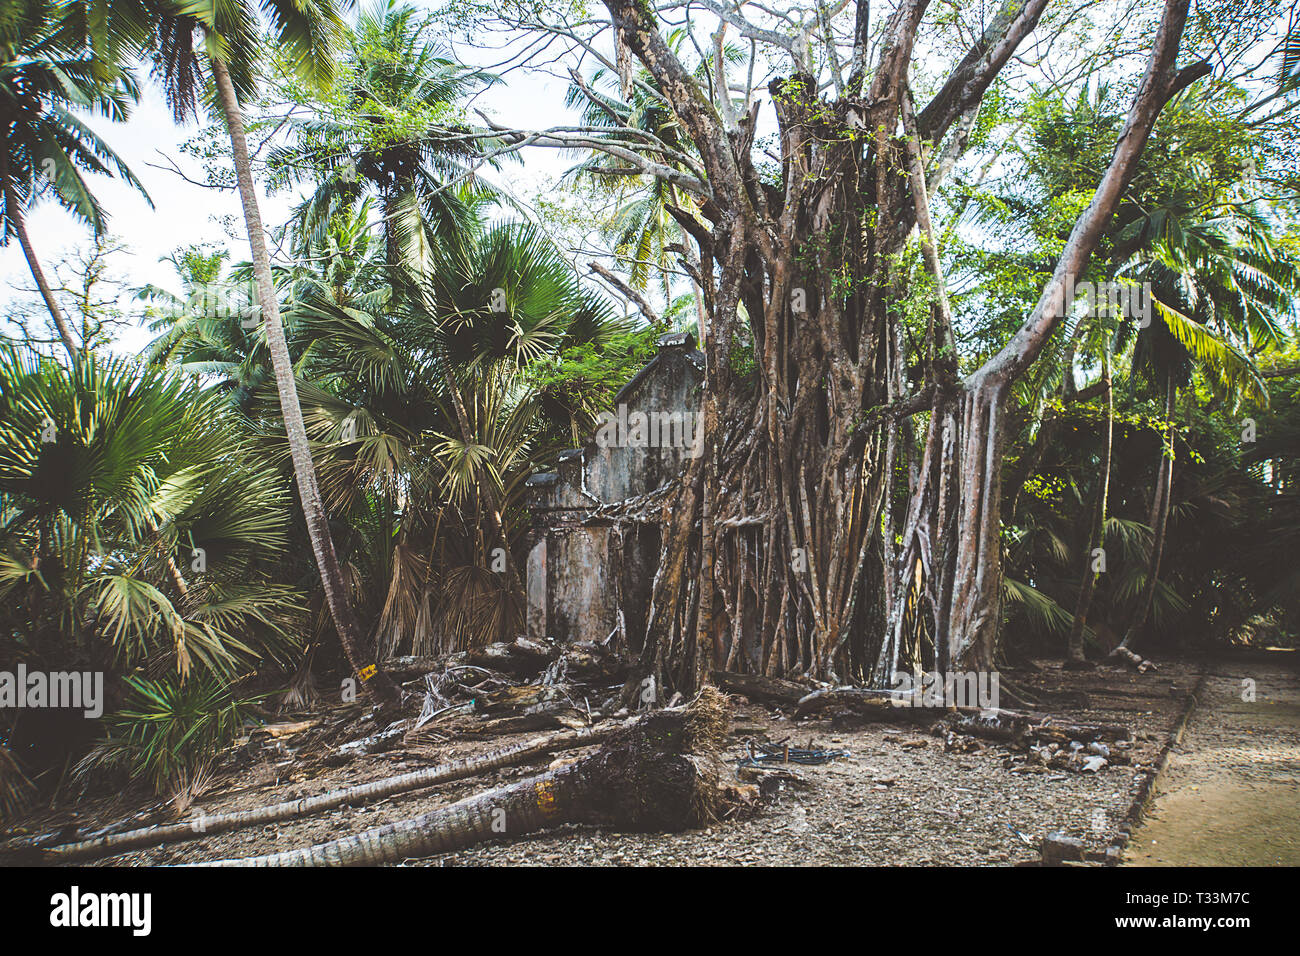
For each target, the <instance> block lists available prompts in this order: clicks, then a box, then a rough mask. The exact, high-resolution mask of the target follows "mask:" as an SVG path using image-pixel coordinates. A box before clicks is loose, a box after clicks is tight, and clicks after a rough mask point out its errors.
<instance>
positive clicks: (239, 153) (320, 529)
mask: <svg viewBox="0 0 1300 956" xmlns="http://www.w3.org/2000/svg"><path fill="white" fill-rule="evenodd" d="M211 62H212V77H213V79H214V80H215V81H216V85H217V93H218V96H219V98H220V100H221V109H222V112H223V113H224V114H225V118H226V126H227V128H228V129H229V131H230V147H231V153H232V154H233V157H234V165H235V179H236V181H237V182H238V185H239V201H240V203H241V204H242V205H243V207H244V223H245V225H246V227H247V229H248V244H249V246H250V247H251V250H252V254H253V276H254V278H255V280H256V282H257V298H258V303H259V305H260V306H261V309H262V321H263V323H264V324H265V326H266V344H267V349H268V350H269V351H270V353H271V365H272V367H273V368H274V369H275V385H276V388H277V389H278V391H279V393H280V410H281V413H282V414H283V416H284V430H285V435H286V436H287V437H288V440H289V453H290V455H291V456H292V458H293V471H294V475H295V476H296V477H297V481H298V497H299V498H300V500H301V501H302V510H303V515H304V517H305V518H306V520H307V534H308V536H309V537H310V538H311V547H312V551H313V552H314V553H315V556H316V565H317V567H319V568H320V579H321V586H322V587H323V588H324V589H325V601H326V603H327V604H328V605H329V609H330V616H331V617H332V618H333V619H334V627H335V629H336V630H337V631H338V635H339V640H340V641H341V642H342V644H343V652H344V653H345V654H346V655H347V658H348V664H349V665H350V666H351V668H352V670H353V672H354V673H356V674H357V676H358V678H359V679H360V680H361V682H362V683H363V684H364V685H365V686H366V687H367V688H368V689H369V690H370V692H371V693H372V694H374V696H375V697H376V698H377V699H378V700H379V701H380V702H381V703H386V704H387V703H395V702H396V701H398V700H400V697H401V695H400V692H399V691H398V689H397V685H396V684H394V683H393V682H392V680H391V679H390V678H389V677H388V675H387V674H385V673H384V672H383V671H380V670H378V668H377V666H368V663H367V661H366V656H365V654H364V653H363V651H362V643H363V642H362V637H361V628H360V626H359V624H358V623H357V618H356V615H355V614H354V613H353V610H352V604H351V602H350V601H349V600H348V595H347V589H346V587H345V585H344V583H343V572H342V571H341V570H340V568H339V562H338V556H337V555H336V554H335V552H334V541H333V539H332V538H331V537H330V531H329V520H328V518H327V516H326V514H325V505H324V503H323V502H322V501H321V496H320V489H319V487H318V486H317V484H316V468H315V465H314V464H313V462H312V458H311V447H310V445H309V444H308V442H307V428H306V426H305V425H304V424H303V418H302V406H301V405H299V403H298V390H297V386H296V385H295V384H294V374H293V363H292V362H291V361H290V359H289V343H288V342H287V341H286V340H285V337H284V326H283V325H282V324H281V323H280V304H279V302H278V300H277V298H276V293H275V284H274V282H273V281H272V279H271V257H270V255H269V254H268V253H267V250H266V236H265V233H264V232H263V229H262V214H261V211H260V210H259V209H258V205H257V193H256V192H255V191H254V188H253V167H252V162H251V160H250V159H249V154H248V140H247V137H246V136H245V133H244V114H243V111H242V110H241V109H240V106H239V100H238V98H237V97H236V95H235V87H234V84H233V83H231V80H230V73H229V71H228V70H227V69H226V65H225V64H224V63H222V62H221V61H220V60H218V59H215V58H214V59H213V60H212V61H211Z"/></svg>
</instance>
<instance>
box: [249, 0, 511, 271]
mask: <svg viewBox="0 0 1300 956" xmlns="http://www.w3.org/2000/svg"><path fill="white" fill-rule="evenodd" d="M434 30H435V22H434V20H433V18H432V17H430V16H428V15H421V14H420V13H419V12H418V11H417V10H415V9H414V8H413V7H410V6H398V5H397V4H396V3H394V2H392V0H386V2H385V0H381V2H379V3H377V4H375V5H374V6H372V7H370V8H367V9H366V10H364V11H363V12H362V13H361V16H360V18H359V21H358V23H357V26H356V28H355V29H354V30H352V31H349V32H348V34H347V40H348V43H347V52H346V54H345V56H344V62H343V65H342V67H341V77H340V81H339V88H338V91H337V95H336V97H335V98H334V99H333V100H332V101H331V107H329V108H326V107H322V106H320V105H319V104H314V106H315V108H316V115H314V116H313V117H311V118H310V119H296V118H295V119H294V120H292V121H291V122H290V124H289V127H288V129H289V133H290V137H291V142H290V143H289V144H288V145H286V146H283V147H279V148H277V149H273V150H271V151H270V153H269V154H268V160H267V161H268V166H269V167H270V168H271V169H272V170H276V171H278V172H280V173H282V174H283V175H284V176H285V177H286V179H288V180H289V181H291V182H311V183H313V186H314V188H313V189H312V192H311V193H310V195H309V196H308V197H307V198H306V199H305V200H303V202H302V203H300V204H299V205H298V206H297V207H296V208H295V210H294V218H293V220H292V221H291V223H290V224H289V225H290V227H291V228H292V229H293V231H294V232H295V234H296V235H297V237H298V241H299V242H300V243H301V242H310V243H319V242H320V241H321V240H322V239H323V238H324V236H325V233H326V231H327V230H328V228H329V223H330V221H331V220H332V219H333V218H334V217H335V216H337V215H340V214H343V215H344V216H345V217H352V216H354V215H355V213H356V210H357V208H358V204H359V203H361V202H363V201H367V200H369V199H373V200H375V202H374V204H373V211H374V212H375V214H376V216H377V217H378V220H379V222H380V223H381V224H382V227H383V228H382V235H383V237H384V242H385V244H386V246H387V249H386V261H387V264H388V266H389V267H390V270H393V269H397V270H400V271H399V272H398V273H396V274H395V275H393V276H391V277H390V280H391V281H399V282H400V281H401V280H402V279H403V277H404V274H405V273H410V274H411V275H412V276H419V275H420V274H422V273H423V272H425V271H427V270H428V269H430V268H431V267H432V257H433V255H434V250H435V249H436V248H437V247H439V246H455V245H456V244H457V243H459V242H460V241H461V240H462V238H463V237H465V236H467V235H469V234H470V233H471V232H472V231H473V230H474V229H475V228H477V227H478V225H479V221H480V219H479V210H480V209H481V208H482V207H483V206H484V204H485V203H488V202H491V201H492V200H493V199H494V197H495V195H496V194H495V192H494V190H492V189H491V188H490V187H489V186H488V185H487V184H486V183H485V182H484V181H483V180H482V179H480V178H479V177H478V176H477V175H476V173H475V163H476V162H479V161H482V158H483V157H484V155H485V154H486V153H488V152H490V151H491V150H492V149H493V148H494V147H495V146H497V145H499V143H498V142H497V141H496V140H495V139H494V138H492V137H490V136H483V135H474V134H482V133H483V131H482V130H476V129H474V128H471V127H470V126H468V125H466V124H465V123H463V122H462V121H461V120H460V119H459V118H458V116H457V107H456V105H455V104H456V103H457V102H459V101H460V100H463V99H464V98H466V97H467V96H469V95H471V94H472V93H474V92H476V91H478V90H479V89H481V88H482V87H484V86H487V85H490V84H491V83H493V82H495V79H496V78H495V77H494V76H492V75H491V74H487V73H483V72H481V71H478V70H473V69H471V68H469V67H466V66H463V65H462V64H460V63H457V62H456V61H455V60H452V59H450V58H449V57H448V56H447V55H446V53H445V52H444V51H443V49H442V47H441V44H440V41H439V40H438V39H437V38H436V37H435V35H434ZM491 165H496V163H495V162H492V163H491ZM416 281H418V279H417V280H416Z"/></svg>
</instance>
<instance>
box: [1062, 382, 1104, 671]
mask: <svg viewBox="0 0 1300 956" xmlns="http://www.w3.org/2000/svg"><path fill="white" fill-rule="evenodd" d="M1105 382H1106V454H1105V457H1104V458H1103V460H1102V465H1101V487H1100V488H1099V489H1098V490H1097V504H1096V508H1095V510H1094V512H1093V523H1092V530H1091V532H1090V533H1089V535H1088V561H1089V565H1088V568H1087V570H1086V571H1084V573H1083V583H1082V584H1081V585H1080V587H1079V600H1078V603H1076V604H1075V606H1074V620H1073V621H1072V622H1071V624H1070V637H1069V640H1068V642H1067V645H1066V667H1074V668H1076V669H1077V668H1079V667H1083V666H1088V661H1087V658H1086V657H1085V656H1084V653H1083V631H1084V628H1085V627H1087V624H1088V611H1089V609H1090V608H1091V607H1092V596H1093V594H1094V593H1095V592H1096V590H1097V574H1098V573H1099V572H1097V571H1095V570H1093V567H1092V562H1093V561H1095V558H1093V550H1094V549H1096V548H1104V547H1105V541H1106V502H1107V498H1109V496H1110V462H1111V455H1112V453H1113V449H1114V444H1115V393H1114V392H1113V391H1112V390H1111V382H1110V359H1109V356H1108V357H1107V359H1106V367H1105ZM1103 553H1104V552H1103Z"/></svg>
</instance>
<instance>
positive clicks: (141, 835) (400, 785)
mask: <svg viewBox="0 0 1300 956" xmlns="http://www.w3.org/2000/svg"><path fill="white" fill-rule="evenodd" d="M615 729H616V728H614V727H601V728H593V729H591V730H583V731H578V732H576V733H567V734H559V735H556V736H553V737H547V738H544V739H542V740H532V741H528V742H526V743H521V744H515V745H514V746H511V747H503V748H502V749H500V750H494V751H492V752H491V753H488V754H483V755H482V756H478V757H471V758H469V759H467V760H456V761H453V762H452V763H446V764H440V765H438V766H436V767H428V768H426V769H424V770H416V771H414V772H412V773H404V774H401V775H400V776H396V777H388V778H386V779H383V780H376V781H374V782H373V783H363V784H360V785H358V786H355V787H347V788H345V789H342V790H331V791H329V792H328V793H321V794H317V795H316V796H314V797H302V798H301V799H298V800H288V801H285V802H284V803H276V804H272V805H271V806H266V807H257V808H255V809H253V810H242V811H239V812H237V813H221V814H216V815H215V816H210V817H202V816H201V817H199V818H197V819H195V820H192V821H189V822H186V823H173V824H170V825H167V826H155V827H143V828H141V829H138V830H130V831H128V832H126V833H115V834H110V835H107V836H100V837H96V838H95V839H91V840H83V841H81V842H79V843H69V844H66V845H64V846H55V847H48V848H45V850H44V853H43V855H44V857H45V859H46V860H47V861H50V862H56V863H64V862H70V861H73V860H84V859H88V858H90V857H97V856H109V855H112V854H116V853H125V852H126V851H128V850H138V849H140V848H141V847H148V846H159V845H161V844H163V843H177V842H180V841H181V840H193V839H197V838H199V837H206V836H211V835H212V834H214V833H224V832H226V831H227V830H238V829H242V828H244V827H251V826H259V825H261V824H266V823H275V822H277V821H279V820H290V819H293V818H294V817H302V816H307V815H308V814H312V813H319V812H321V811H322V810H333V809H334V808H335V807H341V806H344V805H348V804H350V805H353V806H356V805H358V804H362V803H369V802H371V801H373V800H382V799H383V798H384V797H391V796H393V795H394V794H397V793H406V792H407V791H410V790H418V789H420V788H422V787H430V786H433V785H434V784H438V783H446V782H447V781H450V780H460V779H462V778H464V777H474V776H478V775H479V774H483V773H487V772H488V771H491V770H497V769H499V768H501V767H510V766H514V765H516V764H521V763H525V762H527V761H528V760H531V759H532V758H534V757H540V756H543V755H545V754H548V753H554V752H555V751H559V750H572V749H574V748H575V747H586V746H589V745H591V744H596V743H600V742H601V741H603V740H606V739H607V738H608V737H609V736H610V735H611V734H613V733H614V731H615Z"/></svg>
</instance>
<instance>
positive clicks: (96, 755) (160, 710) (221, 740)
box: [78, 676, 265, 794]
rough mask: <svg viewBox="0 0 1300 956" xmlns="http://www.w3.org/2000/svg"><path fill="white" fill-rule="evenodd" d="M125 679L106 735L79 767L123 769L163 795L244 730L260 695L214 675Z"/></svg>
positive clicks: (179, 785) (201, 769) (191, 777)
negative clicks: (239, 692)
mask: <svg viewBox="0 0 1300 956" xmlns="http://www.w3.org/2000/svg"><path fill="white" fill-rule="evenodd" d="M124 683H125V685H126V693H125V697H124V700H123V703H122V707H121V708H120V709H118V710H117V711H115V712H114V713H113V714H111V715H110V716H109V717H108V718H107V720H106V721H105V723H106V725H107V728H108V735H107V736H106V737H105V739H104V740H103V741H101V742H100V743H99V745H98V746H97V747H96V748H95V749H94V750H93V751H91V753H90V754H89V755H88V757H87V758H86V759H84V760H83V761H82V762H81V764H80V765H79V767H78V772H79V773H81V774H85V773H87V772H89V771H90V770H92V769H96V768H99V767H108V768H120V769H121V770H123V771H125V772H126V773H127V774H129V775H130V777H131V779H133V780H141V781H143V782H145V783H147V784H149V786H150V787H152V788H153V790H154V792H156V793H159V794H176V793H177V792H178V791H180V790H181V789H183V787H184V786H185V785H186V784H187V783H188V782H189V781H192V780H194V779H195V777H196V776H198V775H200V774H201V773H202V772H204V771H205V770H206V769H207V768H208V767H209V766H210V764H211V763H212V761H214V760H215V759H216V758H217V757H218V756H219V755H220V754H221V752H222V751H223V750H224V749H225V748H227V747H229V746H230V745H231V744H232V743H234V741H235V739H236V738H237V737H238V736H239V735H240V734H241V733H242V731H243V728H244V723H245V721H246V720H247V719H248V718H249V714H248V708H249V705H251V704H253V703H255V702H256V701H257V700H258V699H259V698H257V697H252V698H239V699H236V698H234V697H232V696H231V694H230V691H229V688H228V687H226V686H225V685H223V684H221V683H219V682H217V681H213V680H210V679H196V680H188V681H180V680H178V679H176V678H174V677H171V678H164V679H161V680H151V679H149V678H145V677H134V676H132V677H127V678H126V680H125V682H124ZM262 696H265V695H262Z"/></svg>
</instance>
